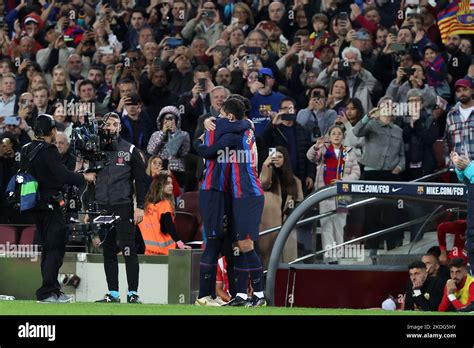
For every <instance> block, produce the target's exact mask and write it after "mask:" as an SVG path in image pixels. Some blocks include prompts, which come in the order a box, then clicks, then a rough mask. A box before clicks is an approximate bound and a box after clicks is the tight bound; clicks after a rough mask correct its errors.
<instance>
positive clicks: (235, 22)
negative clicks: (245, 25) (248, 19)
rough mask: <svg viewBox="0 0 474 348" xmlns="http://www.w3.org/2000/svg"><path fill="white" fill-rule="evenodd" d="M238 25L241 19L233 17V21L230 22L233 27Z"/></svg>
mask: <svg viewBox="0 0 474 348" xmlns="http://www.w3.org/2000/svg"><path fill="white" fill-rule="evenodd" d="M237 23H239V19H238V18H236V17H232V19H231V21H230V24H231V25H236V24H237Z"/></svg>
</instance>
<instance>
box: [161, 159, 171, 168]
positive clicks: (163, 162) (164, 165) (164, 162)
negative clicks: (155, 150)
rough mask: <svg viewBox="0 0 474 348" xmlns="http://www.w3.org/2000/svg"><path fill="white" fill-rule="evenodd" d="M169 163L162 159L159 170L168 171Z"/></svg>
mask: <svg viewBox="0 0 474 348" xmlns="http://www.w3.org/2000/svg"><path fill="white" fill-rule="evenodd" d="M169 163H170V161H169V160H168V159H167V158H164V159H163V160H162V161H161V168H162V169H163V170H168V166H169Z"/></svg>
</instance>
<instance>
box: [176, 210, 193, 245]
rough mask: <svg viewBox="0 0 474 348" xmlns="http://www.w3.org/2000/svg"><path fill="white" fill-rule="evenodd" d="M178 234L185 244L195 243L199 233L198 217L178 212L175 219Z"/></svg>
mask: <svg viewBox="0 0 474 348" xmlns="http://www.w3.org/2000/svg"><path fill="white" fill-rule="evenodd" d="M174 223H175V226H176V233H177V234H178V236H179V237H180V239H181V240H182V241H183V243H187V242H191V241H194V240H195V239H194V237H195V236H196V234H197V232H198V227H199V225H198V223H197V219H196V217H195V216H194V215H193V214H191V213H186V212H182V211H177V212H176V216H175V218H174Z"/></svg>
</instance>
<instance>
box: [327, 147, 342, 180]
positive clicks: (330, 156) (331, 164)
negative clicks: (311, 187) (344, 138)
mask: <svg viewBox="0 0 474 348" xmlns="http://www.w3.org/2000/svg"><path fill="white" fill-rule="evenodd" d="M339 149H340V152H339V157H337V156H336V151H335V150H334V146H333V145H332V144H331V145H329V147H328V148H327V151H326V153H325V154H324V174H323V178H324V184H325V185H330V184H331V181H332V180H334V179H340V178H342V175H343V174H344V166H345V158H346V155H347V149H346V147H345V146H342V145H341V147H340V148H339Z"/></svg>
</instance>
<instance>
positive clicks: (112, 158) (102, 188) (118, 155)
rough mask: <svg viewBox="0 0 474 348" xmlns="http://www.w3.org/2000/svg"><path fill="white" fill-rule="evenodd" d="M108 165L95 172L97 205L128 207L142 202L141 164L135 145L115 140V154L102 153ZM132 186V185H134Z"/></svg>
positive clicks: (142, 175) (143, 174)
mask: <svg viewBox="0 0 474 348" xmlns="http://www.w3.org/2000/svg"><path fill="white" fill-rule="evenodd" d="M106 154H107V158H108V160H109V164H108V165H107V166H105V168H104V169H102V170H100V171H99V172H98V173H97V181H96V185H95V199H96V201H97V203H99V204H100V205H120V204H132V202H133V193H134V186H135V194H136V197H137V206H138V207H139V208H143V203H144V200H145V162H144V160H143V158H142V156H141V154H140V153H139V150H138V149H137V148H136V147H135V145H132V144H130V143H129V142H127V141H125V140H123V139H121V138H119V140H118V142H117V149H116V150H115V151H106ZM134 184H135V185H134Z"/></svg>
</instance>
